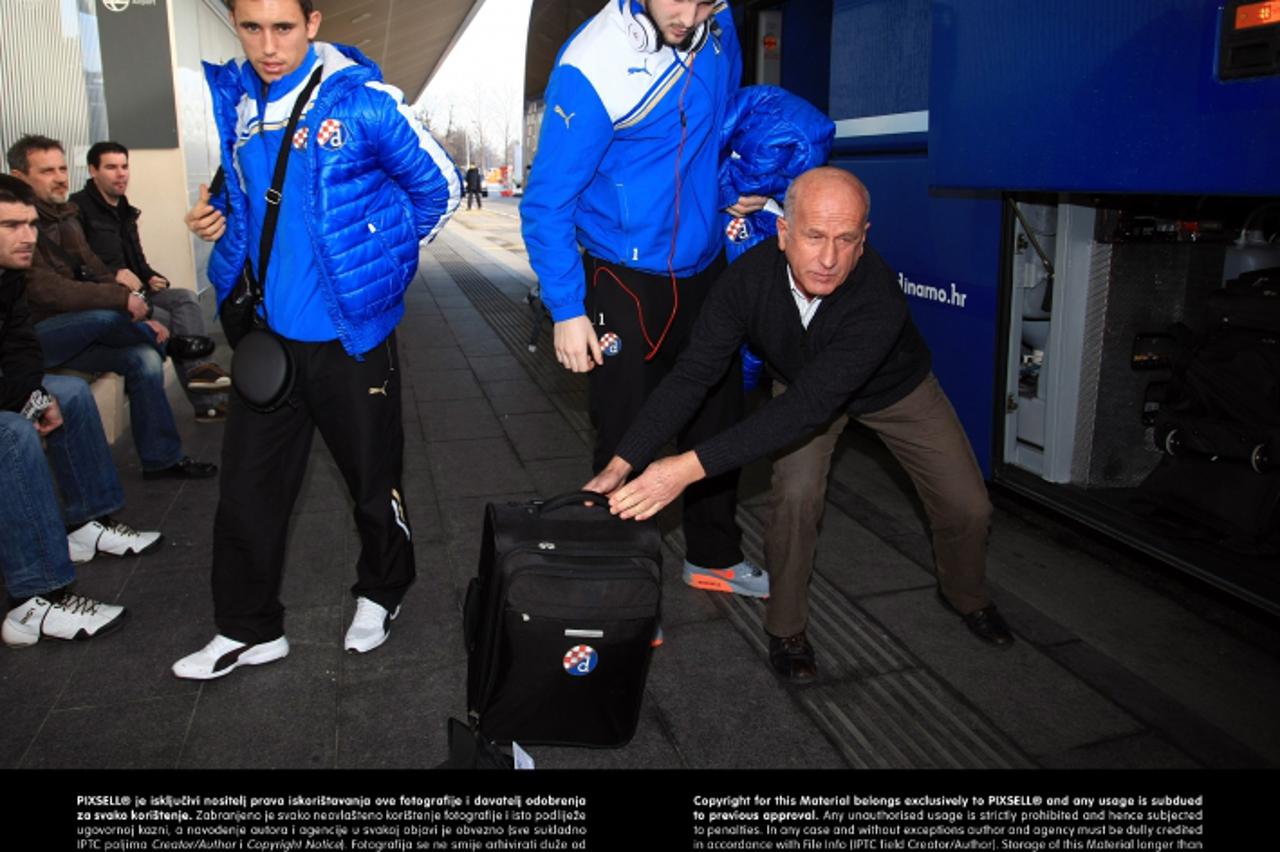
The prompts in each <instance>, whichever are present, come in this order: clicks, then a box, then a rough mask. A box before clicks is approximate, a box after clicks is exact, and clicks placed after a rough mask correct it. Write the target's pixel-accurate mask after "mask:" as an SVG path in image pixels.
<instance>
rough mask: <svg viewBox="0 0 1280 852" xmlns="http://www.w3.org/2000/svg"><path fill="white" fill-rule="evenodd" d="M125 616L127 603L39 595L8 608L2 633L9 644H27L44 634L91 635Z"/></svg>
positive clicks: (106, 629) (59, 636) (109, 628)
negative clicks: (123, 604) (117, 604)
mask: <svg viewBox="0 0 1280 852" xmlns="http://www.w3.org/2000/svg"><path fill="white" fill-rule="evenodd" d="M124 618H125V609H124V607H122V606H116V605H114V604H105V603H102V602H101V601H95V600H92V599H90V598H86V597H82V596H81V595H73V594H70V593H67V594H64V595H63V596H62V599H61V600H58V601H50V600H48V599H46V598H42V597H39V596H36V597H34V598H31V599H29V600H28V601H27V602H26V603H24V604H23V605H22V606H19V607H16V608H14V609H11V610H9V614H8V615H6V616H5V619H4V627H3V628H0V633H2V634H3V638H4V644H6V645H8V646H9V647H10V648H26V647H29V646H31V645H34V644H36V643H37V642H39V641H40V637H41V636H49V637H52V638H54V639H92V638H93V637H95V636H100V635H102V634H103V633H108V632H110V631H112V630H114V629H116V628H117V627H119V626H120V625H121V623H123V621H124Z"/></svg>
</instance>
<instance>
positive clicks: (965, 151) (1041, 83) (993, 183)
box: [832, 0, 1280, 195]
mask: <svg viewBox="0 0 1280 852" xmlns="http://www.w3.org/2000/svg"><path fill="white" fill-rule="evenodd" d="M885 5H889V6H893V5H896V4H885ZM1222 5H1223V4H1221V3H1218V2H1206V0H1141V2H1115V0H1076V2H1072V3H1040V2H1036V3H1010V2H1008V0H937V2H935V3H934V4H933V35H932V40H933V44H932V54H931V67H930V72H929V156H930V182H931V183H932V184H933V185H934V186H947V187H970V188H982V189H1000V190H1049V191H1059V192H1065V191H1083V192H1125V193H1166V194H1200V193H1208V194H1218V195H1273V194H1276V193H1280V170H1277V169H1276V168H1275V156H1276V151H1277V148H1280V76H1274V75H1272V76H1257V77H1248V78H1242V79H1229V80H1225V81H1224V80H1221V79H1219V74H1218V52H1219V44H1220V41H1221V30H1220V19H1221V16H1222V10H1221V7H1222ZM835 37H836V39H837V40H839V39H840V34H839V33H836V36H835ZM832 101H833V103H834V102H835V101H836V98H835V97H834V93H833V97H832Z"/></svg>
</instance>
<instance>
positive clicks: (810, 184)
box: [782, 166, 871, 222]
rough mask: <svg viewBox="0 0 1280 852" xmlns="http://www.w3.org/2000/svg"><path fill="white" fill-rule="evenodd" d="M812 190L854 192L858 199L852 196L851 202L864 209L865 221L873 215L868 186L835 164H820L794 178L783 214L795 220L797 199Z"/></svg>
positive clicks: (784, 202)
mask: <svg viewBox="0 0 1280 852" xmlns="http://www.w3.org/2000/svg"><path fill="white" fill-rule="evenodd" d="M812 191H820V192H836V193H840V192H841V191H844V192H851V193H854V194H855V195H856V196H857V199H856V201H855V200H854V199H852V198H850V199H849V203H851V204H852V203H857V204H858V205H859V207H860V209H861V210H862V211H863V213H862V220H863V222H866V221H867V220H868V219H869V218H870V216H871V193H870V192H868V191H867V187H866V186H865V185H864V184H863V183H862V181H860V180H858V179H857V178H856V177H855V176H854V175H853V173H852V172H846V171H845V170H844V169H837V168H835V167H834V166H819V167H818V168H816V169H809V171H807V172H805V173H804V174H802V175H800V177H798V178H796V179H795V180H793V181H792V182H791V186H789V187H787V195H786V197H785V198H784V199H783V201H782V213H783V215H784V216H786V217H787V219H791V220H794V219H795V212H796V203H797V201H798V200H799V198H800V197H801V196H802V195H804V194H805V193H806V192H812Z"/></svg>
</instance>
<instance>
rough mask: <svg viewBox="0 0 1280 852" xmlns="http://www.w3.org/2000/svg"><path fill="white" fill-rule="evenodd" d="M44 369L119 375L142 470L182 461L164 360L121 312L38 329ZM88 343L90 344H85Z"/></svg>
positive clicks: (88, 314) (69, 318)
mask: <svg viewBox="0 0 1280 852" xmlns="http://www.w3.org/2000/svg"><path fill="white" fill-rule="evenodd" d="M36 337H38V338H39V339H40V346H41V347H42V348H43V349H44V366H45V368H46V369H53V368H54V367H65V368H67V369H70V370H79V371H81V372H84V373H119V374H120V375H122V376H124V392H125V394H126V395H128V397H129V422H130V424H131V425H132V427H133V429H132V431H133V444H134V446H135V447H137V450H138V458H139V459H140V460H141V461H142V469H143V470H162V469H164V468H166V467H170V466H172V465H175V464H177V463H178V461H179V460H180V459H181V458H182V439H181V438H180V437H179V436H178V425H177V424H176V423H175V422H174V420H173V409H171V408H170V407H169V399H168V397H166V396H165V393H164V357H163V356H162V355H161V354H160V353H159V351H157V350H156V348H155V346H154V345H153V344H152V343H147V342H139V341H146V340H147V339H148V337H147V333H146V332H145V331H142V330H139V329H138V328H137V324H136V323H134V322H132V321H131V320H130V319H129V318H128V317H127V316H126V315H124V314H122V313H120V312H119V311H75V312H72V313H67V314H59V315H58V316H56V317H50V318H49V319H46V320H41V321H40V322H38V323H36ZM86 341H89V342H86Z"/></svg>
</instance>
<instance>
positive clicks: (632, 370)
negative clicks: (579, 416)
mask: <svg viewBox="0 0 1280 852" xmlns="http://www.w3.org/2000/svg"><path fill="white" fill-rule="evenodd" d="M583 260H584V262H585V263H584V265H585V267H586V272H587V299H586V309H587V316H588V318H589V319H590V320H591V322H592V324H593V325H594V326H595V329H596V333H597V334H599V335H604V334H605V333H606V332H613V333H614V334H616V335H617V336H618V337H619V339H620V341H621V346H620V351H619V352H618V353H617V354H616V355H605V358H604V366H602V367H596V368H595V369H593V370H592V371H591V372H590V374H589V376H590V380H591V383H590V392H591V403H590V408H591V423H592V425H593V426H594V427H595V429H596V446H595V454H594V457H593V464H594V467H595V470H597V471H599V470H600V469H602V468H603V467H604V466H605V465H606V464H608V463H609V460H610V459H611V458H613V454H614V450H615V449H617V446H618V444H619V443H621V441H622V436H623V435H624V434H626V431H627V429H628V428H629V427H630V426H631V424H632V422H634V421H635V418H636V415H637V414H638V413H639V412H640V407H641V406H642V405H643V404H644V401H645V399H646V398H647V397H648V396H649V394H650V392H652V391H653V389H654V388H655V387H657V386H658V383H659V382H660V381H662V378H663V377H664V376H666V374H667V373H668V372H670V370H671V368H672V366H673V365H674V364H675V362H676V358H677V357H678V356H679V354H680V352H681V351H682V350H683V349H684V347H685V344H686V343H687V342H688V341H689V335H690V333H691V331H692V328H693V321H694V320H695V319H696V318H697V316H698V311H699V310H701V308H702V303H703V301H705V300H706V297H707V293H708V292H710V290H711V286H712V285H713V284H714V283H715V281H716V279H717V278H718V277H719V276H720V273H721V272H722V271H723V270H724V261H723V259H720V260H717V262H715V263H713V264H712V265H711V266H710V267H708V268H707V269H705V270H704V271H702V272H701V273H699V274H697V275H694V276H690V277H688V278H678V279H676V290H677V293H678V305H679V306H678V309H677V310H676V313H675V319H674V320H671V312H672V307H673V304H674V300H675V299H676V296H675V295H673V293H672V284H671V278H670V277H669V276H665V275H649V274H647V273H644V272H637V271H635V270H633V269H628V268H627V267H625V266H618V265H616V264H611V263H607V262H606V261H603V260H600V259H599V258H596V257H592V256H591V255H587V256H586V257H585V258H584V259H583ZM597 272H598V274H597ZM610 273H612V275H610ZM613 276H617V280H615V279H614V277H613ZM593 281H594V284H593ZM619 282H621V283H619ZM628 291H629V292H628ZM633 296H634V298H633ZM637 300H638V302H639V306H638V307H637ZM641 316H643V318H644V320H643V323H644V325H643V329H642V327H641V319H640V318H641ZM669 320H671V328H670V330H669V331H668V332H667V336H666V339H665V340H664V341H663V343H662V346H661V347H660V348H659V350H658V354H657V355H655V356H654V358H653V359H652V360H651V361H645V360H644V358H645V355H647V354H648V353H649V350H650V348H651V347H650V345H649V343H648V342H646V339H645V332H647V333H648V336H649V339H650V340H652V341H653V342H654V343H656V342H657V341H658V338H659V337H660V336H661V335H662V331H663V329H664V328H665V327H666V325H667V322H668V321H669ZM742 405H743V403H742V365H741V363H740V362H739V361H737V360H736V359H735V360H734V364H733V367H732V368H731V369H730V370H729V372H728V374H727V375H725V377H724V378H723V379H721V381H720V383H719V384H717V385H716V386H715V387H714V388H712V389H711V392H710V393H708V394H707V399H706V401H705V402H704V403H703V405H702V408H701V409H699V410H698V413H697V414H696V415H694V418H693V420H691V421H690V422H689V423H688V424H687V425H686V426H685V428H684V430H683V431H682V432H681V433H680V434H679V435H678V436H677V438H676V449H677V451H679V452H684V451H685V450H688V449H691V448H692V447H694V446H697V444H698V443H699V442H701V441H703V440H705V439H707V438H710V437H711V436H713V435H716V434H718V433H719V432H721V431H723V430H725V429H727V428H728V427H729V426H732V425H733V424H734V423H737V422H738V421H739V420H740V419H742ZM636 473H637V474H638V473H639V471H636ZM737 496H738V471H736V470H735V471H731V472H729V473H725V474H721V475H720V476H717V477H713V478H712V479H706V480H703V481H702V482H698V483H695V484H694V485H692V486H690V487H689V489H688V490H687V491H685V493H684V516H683V520H684V533H685V550H686V554H685V555H686V558H688V560H689V561H690V562H692V563H694V564H695V565H701V566H703V567H707V568H724V567H727V566H729V565H734V564H736V563H738V562H740V561H742V548H741V540H742V532H741V531H740V530H739V529H738V525H737V522H736V521H735V520H734V512H735V511H736V509H737Z"/></svg>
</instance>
